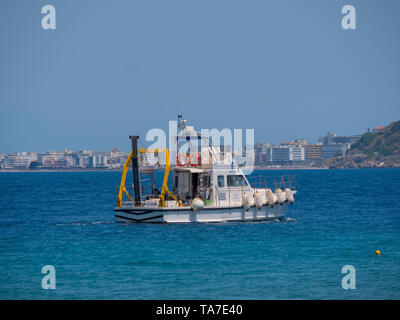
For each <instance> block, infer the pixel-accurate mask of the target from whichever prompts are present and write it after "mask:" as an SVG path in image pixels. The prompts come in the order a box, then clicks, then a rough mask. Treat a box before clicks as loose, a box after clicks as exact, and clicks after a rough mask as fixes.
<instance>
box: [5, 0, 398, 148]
mask: <svg viewBox="0 0 400 320" xmlns="http://www.w3.org/2000/svg"><path fill="white" fill-rule="evenodd" d="M46 4H51V5H54V6H55V8H56V19H57V29H56V30H50V31H44V30H43V29H42V27H41V19H42V17H43V15H42V13H41V8H42V7H43V6H44V5H46ZM346 4H351V5H353V6H354V7H355V8H356V13H357V30H343V29H342V27H341V19H342V17H343V15H342V14H341V8H342V7H343V6H344V5H346ZM399 32H400V2H399V1H395V0H393V1H388V0H383V1H378V0H363V1H355V0H347V1H339V0H290V1H289V0H280V1H267V0H246V1H245V0H201V1H200V0H140V1H139V0H126V1H121V0H118V1H99V0H86V1H76V0H68V1H66V0H64V1H60V0H47V1H42V0H18V1H15V0H2V1H1V2H0V48H1V50H0V111H1V117H0V152H4V153H11V152H17V151H40V152H44V151H47V150H49V149H57V150H61V149H63V148H64V146H66V145H68V146H69V147H70V148H71V149H73V150H82V149H95V150H110V149H111V148H113V147H115V146H118V147H120V148H121V149H123V150H129V147H130V144H129V139H128V136H129V135H130V134H139V135H141V136H143V135H144V134H145V133H146V132H147V130H148V129H150V128H165V129H167V128H168V120H175V119H176V115H177V114H178V113H182V114H184V116H185V118H186V119H187V120H188V122H190V123H192V124H193V125H195V126H196V127H198V128H201V127H202V128H220V129H222V128H232V129H233V128H243V129H245V128H254V129H255V136H256V141H260V142H262V141H266V140H268V141H270V142H271V143H279V142H281V141H283V140H288V139H295V138H304V139H307V140H309V141H315V140H316V139H317V137H318V136H321V135H324V134H325V133H326V132H328V131H329V132H335V133H337V134H339V135H351V134H358V133H363V132H364V131H366V129H367V128H368V127H370V128H372V127H375V126H378V125H386V124H388V123H390V122H392V121H395V120H399V119H400V94H399V91H400V90H399V89H400V88H399V84H400V62H399V57H400V46H399V42H400V36H399Z"/></svg>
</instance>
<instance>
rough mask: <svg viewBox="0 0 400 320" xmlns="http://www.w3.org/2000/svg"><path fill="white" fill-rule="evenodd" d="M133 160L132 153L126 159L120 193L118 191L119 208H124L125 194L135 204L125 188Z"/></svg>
mask: <svg viewBox="0 0 400 320" xmlns="http://www.w3.org/2000/svg"><path fill="white" fill-rule="evenodd" d="M131 160H132V151H131V153H130V154H129V156H128V159H126V162H125V164H124V168H123V169H122V177H121V183H120V184H119V191H118V197H117V207H122V194H123V193H124V192H125V193H126V194H127V195H128V197H129V199H131V201H132V202H133V200H132V198H131V197H130V196H129V194H128V191H127V190H126V188H125V181H126V173H127V172H128V169H129V163H130V162H131Z"/></svg>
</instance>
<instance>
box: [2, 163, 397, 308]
mask: <svg viewBox="0 0 400 320" xmlns="http://www.w3.org/2000/svg"><path fill="white" fill-rule="evenodd" d="M282 174H284V175H287V174H291V175H296V177H297V185H296V189H297V194H296V196H295V203H294V204H293V205H291V206H289V207H288V209H287V211H286V218H285V219H283V220H281V221H279V220H276V221H271V222H249V223H239V222H238V223H232V222H229V223H218V224H216V223H214V224H134V223H132V224H124V223H116V222H115V218H114V212H113V208H114V206H115V204H116V195H117V191H116V190H117V186H118V184H119V181H120V178H121V172H115V171H113V172H32V173H26V172H19V173H18V172H16V173H0V299H135V300H136V299H157V300H158V299H173V300H174V299H399V298H400V169H354V170H352V169H349V170H334V169H332V170H293V171H290V170H289V171H288V170H285V171H271V170H264V171H262V170H259V171H255V172H254V173H253V174H252V175H253V176H260V175H261V176H265V177H266V176H271V175H276V176H279V175H282ZM377 250H379V251H380V252H381V254H380V255H377V254H376V251H377ZM46 266H50V268H51V271H48V270H49V269H48V268H49V267H46ZM346 266H351V267H346ZM349 268H350V269H349ZM349 270H350V271H349ZM50 273H51V274H52V277H53V278H52V280H51V281H50V280H49V278H48V277H49V275H50ZM350 276H351V279H350V278H349V277H350ZM349 279H350V280H349ZM49 283H52V286H51V287H50V288H49V286H48V284H49ZM350 283H352V285H351V286H350V287H349V284H350ZM46 284H47V286H46ZM346 284H347V285H346Z"/></svg>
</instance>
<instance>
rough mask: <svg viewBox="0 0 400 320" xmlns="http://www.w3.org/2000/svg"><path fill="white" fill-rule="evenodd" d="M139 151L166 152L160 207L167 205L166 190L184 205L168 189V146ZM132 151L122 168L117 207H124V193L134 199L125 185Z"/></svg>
mask: <svg viewBox="0 0 400 320" xmlns="http://www.w3.org/2000/svg"><path fill="white" fill-rule="evenodd" d="M138 152H139V153H162V152H164V153H165V170H164V179H163V184H162V189H161V194H160V207H165V206H166V204H165V192H168V194H169V195H170V196H171V197H172V199H174V200H175V201H176V202H177V203H178V205H179V206H180V207H182V202H180V201H179V200H178V199H177V198H176V197H175V196H174V195H173V194H172V192H171V191H169V189H168V186H167V184H168V175H169V170H170V167H171V165H170V163H169V150H168V148H163V149H159V148H157V149H139V150H138ZM132 156H133V154H132V151H131V152H130V153H129V156H128V159H127V160H126V162H125V164H124V168H123V169H122V177H121V183H120V185H119V191H118V197H117V207H122V196H123V193H125V194H126V195H127V196H128V198H129V200H131V201H132V202H134V201H133V199H132V197H131V196H130V195H129V193H128V191H127V190H126V187H125V181H126V174H127V172H128V169H129V164H130V162H131V160H132Z"/></svg>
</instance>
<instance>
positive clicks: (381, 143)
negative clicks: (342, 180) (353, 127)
mask: <svg viewBox="0 0 400 320" xmlns="http://www.w3.org/2000/svg"><path fill="white" fill-rule="evenodd" d="M324 166H327V167H330V168H376V167H378V168H382V167H385V168H394V167H400V121H396V122H392V123H391V124H389V125H388V126H386V127H384V128H383V129H381V130H380V131H379V132H366V133H364V134H363V135H362V136H361V138H360V139H359V140H358V141H357V142H355V143H354V144H353V145H352V146H351V149H350V151H349V152H348V154H347V155H346V156H345V157H334V158H331V159H328V160H326V161H325V162H324Z"/></svg>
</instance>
